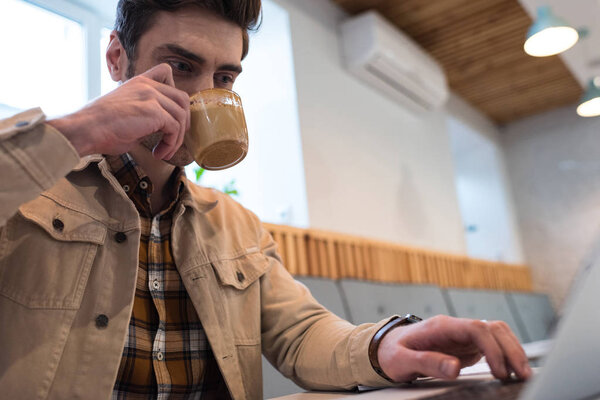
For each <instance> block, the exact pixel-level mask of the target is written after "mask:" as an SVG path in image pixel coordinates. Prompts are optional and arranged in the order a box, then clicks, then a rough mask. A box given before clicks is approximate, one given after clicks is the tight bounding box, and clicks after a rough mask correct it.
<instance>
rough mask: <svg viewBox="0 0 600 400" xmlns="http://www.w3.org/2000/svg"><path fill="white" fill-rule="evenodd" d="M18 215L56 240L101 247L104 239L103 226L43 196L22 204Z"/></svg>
mask: <svg viewBox="0 0 600 400" xmlns="http://www.w3.org/2000/svg"><path fill="white" fill-rule="evenodd" d="M19 213H20V214H21V215H22V216H23V217H24V218H25V219H27V220H29V221H31V222H33V223H35V224H36V225H38V226H40V227H41V228H42V229H44V230H45V231H46V232H47V233H48V234H49V235H50V236H52V237H53V238H54V239H56V240H60V241H65V242H89V243H95V244H98V245H101V244H104V240H105V238H106V226H104V224H102V223H101V222H99V221H96V220H95V219H93V218H92V217H90V216H89V215H86V214H83V213H81V212H79V211H74V210H71V209H70V208H67V207H64V206H62V205H60V204H58V203H56V202H54V201H53V200H50V199H48V198H46V197H43V196H40V197H38V198H36V199H35V200H33V201H30V202H28V203H25V204H23V205H22V206H21V207H19Z"/></svg>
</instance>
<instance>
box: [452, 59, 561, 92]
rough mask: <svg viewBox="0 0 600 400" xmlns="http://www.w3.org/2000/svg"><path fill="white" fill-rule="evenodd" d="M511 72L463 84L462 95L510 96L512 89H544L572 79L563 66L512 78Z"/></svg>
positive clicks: (523, 70)
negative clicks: (554, 83) (560, 80)
mask: <svg viewBox="0 0 600 400" xmlns="http://www.w3.org/2000/svg"><path fill="white" fill-rule="evenodd" d="M510 72H511V71H494V72H490V74H489V75H488V77H487V79H477V80H471V81H470V82H463V83H462V84H461V88H462V93H463V94H464V95H465V96H466V95H469V94H472V93H486V94H487V95H488V96H496V95H510V94H511V93H510V90H511V89H512V88H520V87H528V86H531V87H534V88H536V87H538V88H540V89H542V88H543V87H544V85H545V84H546V82H549V81H553V80H555V79H558V78H566V79H567V80H568V81H569V82H570V79H571V77H569V76H568V75H567V76H565V71H564V68H563V67H562V65H560V64H558V63H557V64H555V66H554V67H553V68H539V67H538V66H535V65H534V66H533V68H531V67H530V68H527V69H525V68H524V69H522V70H520V72H521V73H520V74H515V75H513V76H510V75H509V74H510Z"/></svg>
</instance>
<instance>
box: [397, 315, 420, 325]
mask: <svg viewBox="0 0 600 400" xmlns="http://www.w3.org/2000/svg"><path fill="white" fill-rule="evenodd" d="M402 319H403V320H404V321H405V322H406V323H407V324H414V323H415V322H419V321H423V318H420V317H417V316H416V315H413V314H406V315H405V316H404V318H402Z"/></svg>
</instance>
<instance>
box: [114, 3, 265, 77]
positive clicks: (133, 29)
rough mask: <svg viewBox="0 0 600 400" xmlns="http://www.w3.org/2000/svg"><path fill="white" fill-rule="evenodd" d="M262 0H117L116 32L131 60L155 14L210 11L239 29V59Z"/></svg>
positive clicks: (256, 26)
mask: <svg viewBox="0 0 600 400" xmlns="http://www.w3.org/2000/svg"><path fill="white" fill-rule="evenodd" d="M260 2H261V0H119V4H118V5H117V18H116V21H115V30H116V31H117V34H118V37H119V41H120V42H121V45H122V46H123V48H124V49H125V54H127V58H129V60H130V67H131V66H133V63H134V62H135V59H136V56H137V54H136V46H137V43H138V41H139V39H140V37H141V36H142V35H143V34H144V33H145V32H146V31H147V30H148V29H150V26H151V24H152V18H153V16H154V15H155V14H156V13H157V12H158V11H171V12H172V11H176V10H178V9H180V8H183V7H187V6H189V5H195V6H198V7H202V8H204V9H206V10H209V11H212V12H214V13H216V14H218V15H220V16H222V17H223V18H224V19H226V20H228V21H231V22H233V23H235V24H236V25H238V26H239V27H240V28H242V35H243V36H242V38H243V50H242V59H243V58H244V57H246V55H247V54H248V46H249V44H248V42H249V38H248V31H250V30H255V29H257V28H258V25H260V22H259V17H260V7H261V5H260Z"/></svg>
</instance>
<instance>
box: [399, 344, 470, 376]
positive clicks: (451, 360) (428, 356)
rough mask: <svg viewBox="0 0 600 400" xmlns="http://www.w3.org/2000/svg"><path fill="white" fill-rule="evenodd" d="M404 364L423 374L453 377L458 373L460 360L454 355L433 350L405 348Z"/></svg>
mask: <svg viewBox="0 0 600 400" xmlns="http://www.w3.org/2000/svg"><path fill="white" fill-rule="evenodd" d="M404 356H405V357H406V361H405V362H406V364H408V365H412V368H411V369H413V370H415V371H416V372H418V373H419V374H422V375H424V376H432V377H435V378H442V379H454V378H456V377H457V376H458V374H459V373H460V361H459V360H458V359H457V358H456V357H452V356H449V355H446V354H442V353H438V352H435V351H416V350H409V349H407V350H406V354H405V355H404Z"/></svg>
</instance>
